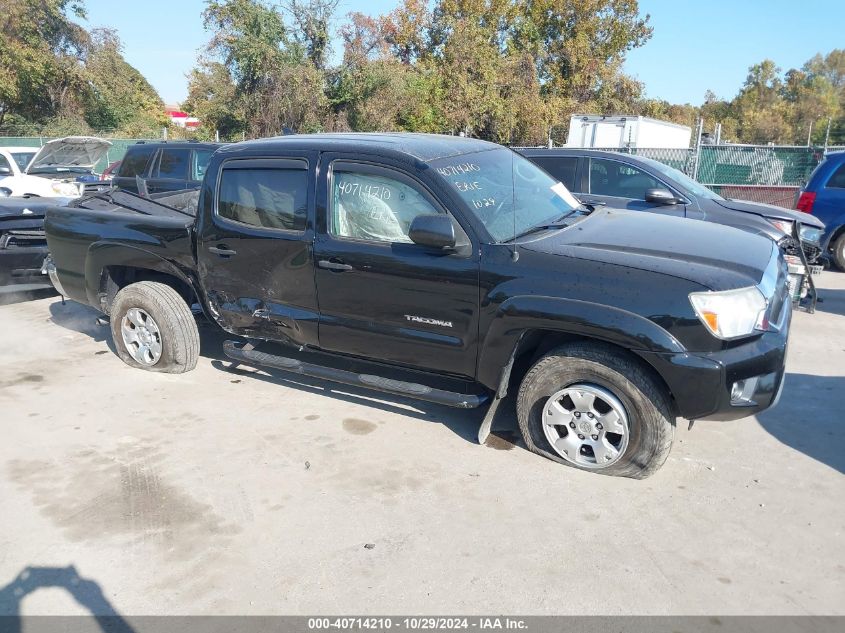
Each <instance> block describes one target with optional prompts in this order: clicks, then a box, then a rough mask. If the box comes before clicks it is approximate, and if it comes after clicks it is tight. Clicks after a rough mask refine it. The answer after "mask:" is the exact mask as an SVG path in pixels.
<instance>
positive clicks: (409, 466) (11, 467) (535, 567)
mask: <svg viewBox="0 0 845 633" xmlns="http://www.w3.org/2000/svg"><path fill="white" fill-rule="evenodd" d="M820 285H821V286H822V288H823V292H822V294H823V296H825V297H826V301H825V302H824V303H823V304H821V305H820V306H819V311H818V312H817V313H816V314H814V315H810V314H803V313H799V314H796V316H795V319H794V321H793V332H792V339H791V347H790V354H789V359H788V377H787V383H786V389H785V392H784V396H783V399H782V401H781V403H780V405H779V406H778V407H777V408H776V409H774V410H772V411H769V412H764V413H763V414H761V415H759V416H757V417H756V418H747V419H745V420H741V421H738V422H727V423H718V422H709V423H708V422H699V423H697V424H696V425H695V427H694V428H693V430H692V431H688V430H687V425H686V423H684V422H681V424H679V428H678V430H677V433H676V442H675V446H674V449H673V452H672V454H671V456H670V457H669V461H668V462H667V463H666V465H665V466H664V468H663V469H662V470H661V471H660V472H658V473H657V475H655V476H654V477H652V478H651V479H648V480H645V481H632V480H624V479H614V478H609V477H603V476H599V475H595V474H589V473H582V472H577V471H574V470H571V469H567V468H565V467H562V466H560V465H557V464H555V463H552V462H550V461H547V460H544V459H542V458H540V457H537V456H534V455H532V454H530V453H528V452H527V451H526V450H525V449H524V448H522V447H521V446H519V443H518V441H517V439H516V435H515V434H514V433H515V431H514V428H513V427H514V419H513V417H514V416H513V413H512V404H511V406H510V407H508V408H506V409H505V410H504V412H503V414H502V415H501V416H500V418H499V420H498V421H497V427H499V428H498V431H497V432H496V433H497V435H496V436H495V437H493V438H492V439H491V442H490V445H489V446H486V447H482V446H478V445H477V444H476V443H475V440H474V437H475V433H476V431H477V428H478V424H479V422H480V418H481V416H482V414H483V411H472V412H465V411H455V410H451V409H446V408H442V407H438V406H435V405H428V404H419V403H416V402H413V401H409V400H407V401H406V400H402V399H399V398H392V397H381V396H377V395H374V394H373V393H371V392H366V391H363V390H357V389H353V388H347V387H339V386H335V385H332V384H329V383H324V382H320V381H314V380H308V379H302V378H298V377H295V376H293V375H287V374H284V373H283V372H269V373H268V372H264V371H256V370H253V369H247V368H240V369H238V370H235V371H232V370H229V369H228V363H226V362H225V361H223V360H222V358H221V356H222V354H221V351H220V350H221V346H220V343H221V341H222V340H223V337H222V335H221V334H220V333H218V332H217V331H216V330H215V328H214V327H212V326H210V325H205V326H204V327H203V328H202V347H203V350H202V353H203V357H202V358H201V359H200V362H199V366H198V367H197V369H196V370H195V371H193V372H191V373H189V374H185V375H182V376H171V375H159V374H153V373H146V372H142V371H138V370H133V369H130V368H129V367H127V366H125V365H124V364H123V363H122V362H120V360H119V359H118V358H117V357H116V356H115V355H114V353H113V352H112V351H111V350H110V345H111V342H110V337H109V333H108V328H103V327H98V326H96V325H95V324H94V316H95V312H94V311H93V310H91V309H90V308H87V307H84V306H81V305H78V304H74V303H70V302H69V303H67V304H65V305H62V303H61V302H60V300H59V299H58V298H57V297H54V296H48V297H44V295H43V294H42V295H39V296H36V297H34V298H30V297H26V298H27V299H29V300H26V301H20V300H19V299H20V298H15V297H11V298H10V297H6V298H5V299H4V300H3V302H4V303H5V305H0V411H2V414H0V420H2V442H0V499H2V512H0V516H2V519H0V525H1V526H2V529H0V614H9V613H15V612H18V611H20V612H22V613H24V614H75V613H87V612H89V611H98V612H103V611H108V610H111V609H113V610H114V611H115V612H117V613H121V614H127V615H142V614H173V613H179V614H314V613H336V614H385V613H390V614H402V613H441V614H449V613H454V614H457V613H462V614H473V613H477V614H483V613H489V612H491V611H495V612H502V613H520V614H567V613H580V614H585V613H595V614H626V613H639V614H664V613H665V614H713V613H718V614H726V615H727V614H747V613H751V614H845V602H843V600H842V597H843V596H845V582H843V580H845V553H843V552H845V538H844V537H843V524H845V510H844V509H843V501H845V494H843V493H845V486H844V485H843V484H845V479H843V471H845V430H843V418H845V414H843V404H845V396H843V393H845V353H843V352H845V274H843V273H836V272H829V271H828V272H825V273H824V274H823V275H822V276H821V281H820Z"/></svg>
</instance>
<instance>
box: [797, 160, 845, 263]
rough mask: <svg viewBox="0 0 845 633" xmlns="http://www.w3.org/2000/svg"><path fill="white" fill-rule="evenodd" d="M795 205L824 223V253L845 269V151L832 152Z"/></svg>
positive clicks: (820, 165) (811, 177) (815, 172)
mask: <svg viewBox="0 0 845 633" xmlns="http://www.w3.org/2000/svg"><path fill="white" fill-rule="evenodd" d="M795 208H796V209H798V210H799V211H803V212H804V213H811V214H813V215H814V216H816V217H817V218H818V219H819V220H821V221H822V222H824V224H825V231H824V234H823V235H822V248H823V249H824V250H823V252H830V253H831V255H832V256H833V262H834V263H835V264H836V266H837V268H839V270H842V271H845V152H829V153H828V154H826V155H825V157H824V160H823V161H822V162H821V163H819V165H818V167H816V169H815V170H814V171H813V173H812V174H811V175H810V180H809V181H808V182H807V184H806V186H805V187H804V188H803V189H802V190H801V192H800V195H799V196H798V202H797V203H796V204H795Z"/></svg>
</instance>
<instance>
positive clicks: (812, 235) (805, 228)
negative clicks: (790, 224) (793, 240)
mask: <svg viewBox="0 0 845 633" xmlns="http://www.w3.org/2000/svg"><path fill="white" fill-rule="evenodd" d="M822 231H823V229H817V228H816V227H814V226H810V225H808V224H802V225H801V228H799V229H798V237H800V238H801V240H802V241H804V242H814V243H816V244H819V243H820V242H821V241H822Z"/></svg>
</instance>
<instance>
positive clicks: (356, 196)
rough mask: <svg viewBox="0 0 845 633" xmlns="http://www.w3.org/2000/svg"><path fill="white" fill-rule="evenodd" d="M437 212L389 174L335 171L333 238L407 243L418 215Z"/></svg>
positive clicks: (350, 170)
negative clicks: (412, 223) (412, 224)
mask: <svg viewBox="0 0 845 633" xmlns="http://www.w3.org/2000/svg"><path fill="white" fill-rule="evenodd" d="M433 213H440V211H439V210H438V209H437V208H436V207H435V206H434V205H433V204H432V203H431V202H429V200H428V199H427V198H426V197H425V196H424V195H423V194H422V193H421V192H420V191H418V190H417V189H416V188H415V187H414V186H413V185H412V184H411V183H410V182H406V181H405V180H404V179H400V178H391V177H390V176H388V175H382V174H378V173H369V172H365V171H355V170H354V168H351V169H348V170H347V169H335V170H334V172H333V176H332V200H331V221H330V223H329V230H330V232H331V234H332V235H334V236H336V237H343V238H350V239H358V240H373V241H378V242H410V241H411V238H410V237H408V233H409V231H410V229H411V222H412V221H413V220H414V218H415V217H417V216H418V215H428V214H433Z"/></svg>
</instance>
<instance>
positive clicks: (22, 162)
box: [12, 152, 35, 171]
mask: <svg viewBox="0 0 845 633" xmlns="http://www.w3.org/2000/svg"><path fill="white" fill-rule="evenodd" d="M33 156H35V152H12V158H14V159H15V162H16V163H17V165H18V168H19V169H20V170H21V171H23V170H24V169H26V166H27V165H29V161H31V160H32V157H33Z"/></svg>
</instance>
